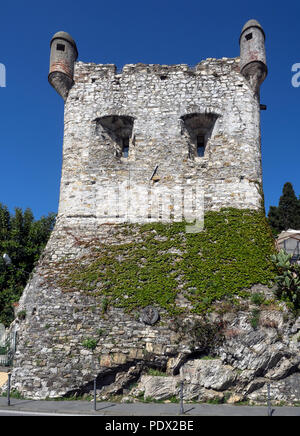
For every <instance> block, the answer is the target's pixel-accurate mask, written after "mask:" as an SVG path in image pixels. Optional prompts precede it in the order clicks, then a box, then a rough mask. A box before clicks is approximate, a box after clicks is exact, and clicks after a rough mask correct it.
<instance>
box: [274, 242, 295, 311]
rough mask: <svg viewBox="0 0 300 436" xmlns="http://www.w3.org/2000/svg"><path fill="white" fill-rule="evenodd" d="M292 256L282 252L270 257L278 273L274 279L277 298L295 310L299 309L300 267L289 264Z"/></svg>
mask: <svg viewBox="0 0 300 436" xmlns="http://www.w3.org/2000/svg"><path fill="white" fill-rule="evenodd" d="M291 258H292V256H291V255H289V254H287V253H286V252H285V251H284V250H280V252H279V253H278V254H275V255H272V256H271V259H272V261H273V263H274V265H275V267H276V269H277V272H278V273H279V274H278V275H277V276H276V277H275V281H276V284H277V290H276V294H277V296H278V297H279V298H280V299H282V300H284V301H287V302H290V303H291V304H292V307H293V308H294V309H296V310H298V309H300V265H298V264H296V263H293V264H292V263H291Z"/></svg>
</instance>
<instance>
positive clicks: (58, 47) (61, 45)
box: [56, 44, 65, 51]
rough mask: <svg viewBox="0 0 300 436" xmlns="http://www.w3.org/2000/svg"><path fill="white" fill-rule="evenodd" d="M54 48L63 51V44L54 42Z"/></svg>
mask: <svg viewBox="0 0 300 436" xmlns="http://www.w3.org/2000/svg"><path fill="white" fill-rule="evenodd" d="M56 50H58V51H65V45H64V44H56Z"/></svg>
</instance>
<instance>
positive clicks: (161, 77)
mask: <svg viewBox="0 0 300 436" xmlns="http://www.w3.org/2000/svg"><path fill="white" fill-rule="evenodd" d="M167 78H168V76H166V75H165V74H163V75H161V76H160V80H167Z"/></svg>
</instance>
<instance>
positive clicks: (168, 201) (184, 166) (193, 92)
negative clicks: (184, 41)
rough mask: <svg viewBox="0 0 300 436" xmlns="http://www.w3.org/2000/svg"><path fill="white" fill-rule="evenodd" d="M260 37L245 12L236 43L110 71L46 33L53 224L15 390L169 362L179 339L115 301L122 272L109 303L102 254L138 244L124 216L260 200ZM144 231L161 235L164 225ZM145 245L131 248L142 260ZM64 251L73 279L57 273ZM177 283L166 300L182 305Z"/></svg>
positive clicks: (102, 380)
mask: <svg viewBox="0 0 300 436" xmlns="http://www.w3.org/2000/svg"><path fill="white" fill-rule="evenodd" d="M264 43H265V34H264V31H263V29H262V27H261V25H260V24H259V23H258V22H257V21H256V20H250V21H248V22H247V23H246V24H245V26H244V27H243V29H242V32H241V35H240V57H237V58H233V59H229V58H222V59H206V60H204V61H201V62H200V63H199V64H197V65H196V66H195V67H193V68H191V67H189V66H188V65H171V66H168V65H144V64H136V65H131V64H130V65H125V66H124V67H123V69H122V71H121V72H118V71H116V66H115V65H102V64H101V65H96V64H93V63H83V62H78V61H77V56H78V51H77V47H76V43H75V42H74V40H73V39H72V38H71V36H70V35H69V34H67V33H65V32H58V33H56V34H55V35H54V36H53V38H52V40H51V55H50V72H49V77H48V79H49V82H50V84H51V85H52V86H53V87H54V88H55V90H56V91H57V92H58V93H59V95H60V96H61V97H62V98H63V100H64V104H65V113H64V116H65V120H64V122H65V124H64V143H63V167H62V177H61V187H60V200H59V210H58V216H57V222H56V225H55V229H54V231H53V232H52V235H51V237H50V240H49V242H48V244H47V247H46V249H45V251H44V253H43V255H42V257H41V259H40V261H39V264H38V265H37V267H36V269H35V272H34V274H33V277H32V278H31V280H30V281H29V283H28V285H27V286H26V288H25V290H24V292H23V295H22V297H21V300H20V304H19V310H22V311H23V313H24V312H26V317H25V320H24V319H23V320H21V321H20V329H19V342H18V347H17V352H16V355H15V360H14V369H13V376H12V382H13V387H14V388H15V389H17V390H18V391H19V392H21V393H22V394H23V395H25V396H27V397H31V398H46V397H56V396H60V395H66V394H68V393H70V392H75V391H76V392H78V391H84V390H85V391H87V392H88V391H89V389H91V386H92V383H93V379H94V378H97V386H98V387H99V389H100V390H101V389H103V388H104V387H107V386H109V385H110V384H112V386H114V387H113V388H111V390H110V393H112V392H119V391H122V389H123V388H122V386H123V387H124V386H127V385H128V384H129V383H130V382H131V381H132V380H136V379H137V377H138V375H139V374H140V372H141V368H142V367H143V365H144V363H145V361H147V359H148V360H149V359H150V357H149V356H150V355H151V356H152V357H151V359H152V360H151V361H153V362H155V365H157V366H159V365H161V366H164V367H166V368H167V370H168V371H169V372H170V373H173V374H176V371H177V373H178V371H179V367H180V365H181V364H182V363H183V362H184V359H185V358H186V356H187V355H188V354H189V353H190V352H191V351H190V347H189V345H188V344H187V342H185V341H184V340H180V341H179V340H178V338H177V339H176V338H175V339H174V332H172V330H171V329H170V325H171V324H172V323H171V324H170V325H169V324H168V323H167V322H165V323H164V322H163V323H161V324H158V323H157V320H158V319H159V317H158V315H157V313H156V312H155V310H156V309H155V308H152V312H151V310H150V311H149V310H148V312H147V311H146V312H145V311H144V310H145V309H147V308H145V307H144V306H145V305H144V306H141V307H140V310H141V311H142V314H141V316H140V317H137V316H136V317H132V315H130V313H127V312H126V311H124V310H123V309H122V307H121V306H120V299H121V297H122V298H123V297H124V299H127V300H128V301H133V302H134V303H135V304H137V303H136V301H134V292H135V291H133V292H132V293H131V295H130V292H129V290H128V288H129V287H130V283H129V282H128V277H126V276H125V279H124V286H123V287H121V288H120V289H121V291H120V292H121V293H120V294H119V296H117V297H116V299H115V303H116V304H115V305H114V304H111V305H110V306H109V311H107V306H108V300H109V298H110V297H109V294H105V292H110V291H109V286H111V285H110V282H111V281H112V280H113V279H116V282H115V284H116V287H117V286H119V283H117V282H118V277H117V278H116V277H115V276H116V274H113V273H112V272H111V270H110V267H111V264H112V261H113V260H114V261H115V262H116V263H117V264H118V265H121V268H123V264H124V265H125V266H124V268H125V267H126V255H128V253H129V252H130V249H127V247H128V246H129V245H130V244H133V245H131V247H134V244H138V243H140V244H141V245H142V247H141V252H143V253H146V250H147V244H144V246H143V235H141V234H140V233H139V228H138V227H134V226H138V225H144V224H147V223H148V224H149V223H150V224H151V223H157V222H159V223H162V224H163V223H173V222H182V221H184V220H185V219H187V218H188V220H190V221H191V222H193V221H195V220H198V219H199V217H200V218H201V213H203V210H205V211H220V210H221V209H222V208H230V207H232V208H235V209H240V210H242V209H247V210H252V211H259V210H261V208H262V203H263V198H262V195H263V194H262V169H261V136H260V111H261V109H262V106H261V104H260V93H259V90H260V85H261V84H262V82H263V81H264V79H265V77H266V75H267V65H266V55H265V44H264ZM128 223H130V224H132V225H133V228H132V229H131V230H130V231H128V229H127V228H126V224H128ZM124 229H125V230H124ZM130 232H131V233H130ZM150 233H151V230H150ZM151 234H152V236H153V235H154V238H156V242H157V243H160V242H163V243H165V241H166V240H167V239H168V238H167V237H162V236H159V235H158V234H155V231H154V230H153V231H152V233H151ZM173 239H174V238H173ZM170 241H171V242H170V244H172V238H171V240H170ZM156 242H155V243H156ZM252 243H253V241H252ZM119 246H123V247H125V249H126V250H127V251H126V252H122V253H120V252H118V251H117V249H118V247H119ZM105 247H110V248H111V250H112V251H110V252H109V253H106V252H105V250H106V248H105ZM170 247H171V248H170ZM93 249H96V251H97V250H98V251H97V253H98V254H99V253H100V255H102V257H103V258H104V257H105V259H104V261H103V262H104V263H102V264H101V265H100V264H97V262H95V265H96V266H97V270H96V275H95V276H93V277H92V278H90V279H89V280H90V284H89V286H87V285H86V283H83V282H82V281H81V280H82V279H80V278H78V279H76V278H75V279H74V273H76V270H78V271H79V272H80V271H81V269H82V268H84V267H87V268H88V265H89V262H92V260H95V257H93V256H95V250H94V251H92V250H93ZM113 250H115V251H113ZM164 250H165V251H166V252H167V255H168V256H169V257H170V256H174V258H173V260H172V262H173V263H172V268H173V270H175V269H176V267H177V266H176V265H179V263H180V262H181V258H180V256H182V255H183V251H181V250H180V249H178V248H172V246H168V247H166V244H165V246H164ZM198 252H199V250H198ZM198 252H197V253H198ZM105 253H106V254H105ZM162 253H163V251H160V252H158V253H157V254H155V256H156V257H157V256H158V257H159V255H162ZM104 254H105V255H104ZM198 254H199V253H198ZM198 254H197V255H198ZM146 257H147V256H146V254H145V256H142V255H141V256H140V263H139V266H138V268H139V269H140V271H142V269H143V262H144V264H145V262H146V261H147V259H146ZM91 259H92V260H91ZM64 262H67V263H66V264H65V263H64ZM72 262H73V264H74V265H75V267H74V265H73V272H72V274H71V275H72V280H73V284H74V283H75V282H76V280H77V282H76V283H75V284H76V286H77V285H78V286H79V288H76V289H75V290H74V289H73V290H72V289H69V288H68V285H66V284H65V283H63V280H59V277H60V276H61V277H64V276H66V275H68V274H69V267H70V264H72ZM122 262H123V263H122ZM99 265H100V266H99ZM152 271H153V270H152ZM173 272H174V271H171V274H172V273H173ZM129 273H130V271H129ZM107 274H108V275H107ZM109 274H110V275H109ZM75 275H76V274H75ZM96 276H97V277H100V282H97V280H98V279H97V277H96ZM179 276H180V275H179ZM122 277H124V276H122ZM179 279H180V277H179ZM145 280H147V278H145V277H143V278H142V279H141V282H145ZM172 280H173V279H172ZM172 283H174V280H173V282H172ZM141 286H143V284H141ZM151 286H152V288H151V289H152V290H151V292H153V293H154V294H155V292H156V291H155V289H154V288H153V286H154V285H153V283H151ZM157 286H159V283H158V285H157ZM70 288H71V287H70ZM173 288H174V286H173ZM173 288H172V289H173ZM139 289H140V287H139V285H137V288H136V292H138V290H139ZM153 289H154V290H153ZM170 289H171V287H170ZM172 289H171V291H172V292H173V290H172ZM180 290H182V288H180V286H179V287H178V295H177V297H176V296H174V300H173V301H174V306H175V305H176V304H178V305H179V306H180V305H181V306H182V307H189V306H188V303H186V300H185V298H184V296H183V295H180ZM102 291H103V292H104V293H102ZM127 291H128V292H127ZM163 291H164V290H162V292H163ZM171 291H170V292H171ZM149 292H150V291H149ZM159 292H160V288H159ZM159 292H158V294H159ZM176 292H177V291H176ZM106 295H108V297H107V296H106ZM174 295H175V294H174ZM148 297H149V298H148ZM150 297H151V296H147V298H148V300H149V301H150V300H151V298H150ZM175 298H177V300H175ZM148 300H147V301H148ZM110 301H111V300H110ZM166 301H167V299H166ZM145 304H146V303H145ZM166 304H167V303H166ZM171 304H173V302H171ZM163 312H164V310H162V313H163ZM188 316H189V315H188ZM188 316H187V318H188ZM191 316H192V315H191ZM23 318H24V317H23ZM104 332H105V333H104ZM90 338H93V339H92V340H90ZM95 338H97V340H96V339H95ZM183 356H184V357H183ZM153 359H154V360H153ZM115 383H119V385H118V387H116V385H115ZM120 383H121V384H120ZM120 386H121V388H120ZM113 389H115V391H114V390H113Z"/></svg>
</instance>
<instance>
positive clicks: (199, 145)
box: [197, 135, 205, 157]
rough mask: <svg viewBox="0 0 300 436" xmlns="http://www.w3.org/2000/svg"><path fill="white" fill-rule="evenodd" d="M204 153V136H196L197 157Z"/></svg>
mask: <svg viewBox="0 0 300 436" xmlns="http://www.w3.org/2000/svg"><path fill="white" fill-rule="evenodd" d="M204 151H205V137H204V135H198V136H197V156H198V157H203V156H204Z"/></svg>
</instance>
